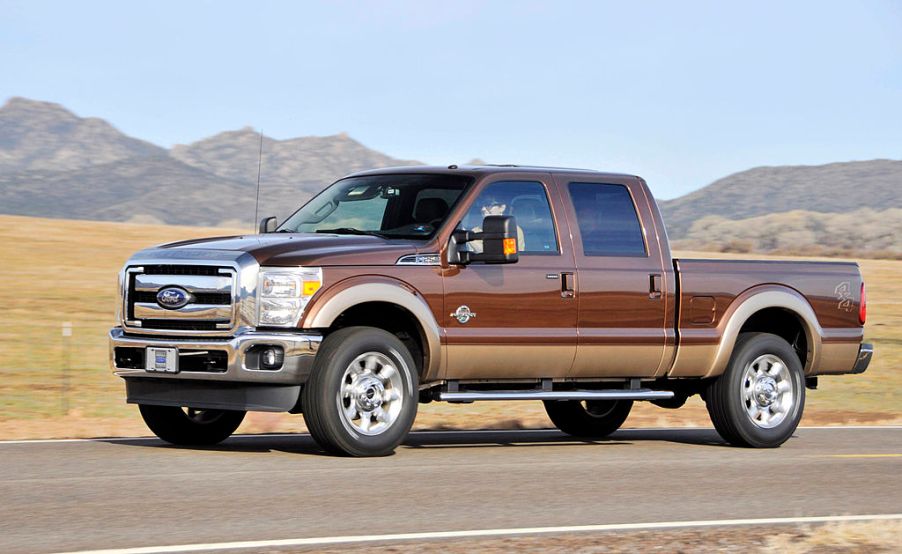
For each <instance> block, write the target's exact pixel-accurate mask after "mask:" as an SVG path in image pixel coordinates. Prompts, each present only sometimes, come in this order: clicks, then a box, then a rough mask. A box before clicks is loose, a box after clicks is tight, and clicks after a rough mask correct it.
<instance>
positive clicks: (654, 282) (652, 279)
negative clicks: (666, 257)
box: [648, 273, 663, 300]
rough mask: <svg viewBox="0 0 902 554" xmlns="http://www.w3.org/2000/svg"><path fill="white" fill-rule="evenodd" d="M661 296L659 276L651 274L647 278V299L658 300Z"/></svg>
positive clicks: (658, 274)
mask: <svg viewBox="0 0 902 554" xmlns="http://www.w3.org/2000/svg"><path fill="white" fill-rule="evenodd" d="M662 295H663V292H662V291H661V274H660V273H652V274H651V275H649V276H648V297H649V298H650V299H652V300H658V299H660V298H661V296H662Z"/></svg>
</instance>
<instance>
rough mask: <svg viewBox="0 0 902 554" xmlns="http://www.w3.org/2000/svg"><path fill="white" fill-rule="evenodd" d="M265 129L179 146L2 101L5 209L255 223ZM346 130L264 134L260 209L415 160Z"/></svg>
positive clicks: (284, 211) (19, 101) (286, 206)
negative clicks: (381, 148)
mask: <svg viewBox="0 0 902 554" xmlns="http://www.w3.org/2000/svg"><path fill="white" fill-rule="evenodd" d="M259 140H260V135H259V134H257V133H256V132H254V131H253V130H251V129H241V130H238V131H229V132H224V133H219V134H217V135H215V136H212V137H209V138H206V139H203V140H200V141H197V142H194V143H191V144H186V145H177V146H175V147H173V148H172V149H171V150H167V149H165V148H160V147H159V146H156V145H153V144H151V143H149V142H145V141H142V140H138V139H136V138H132V137H129V136H127V135H125V134H123V133H122V132H120V131H118V130H117V129H116V128H114V127H113V126H112V125H110V124H109V123H107V122H105V121H103V120H101V119H97V118H82V117H78V116H76V115H75V114H73V113H72V112H70V111H68V110H66V109H65V108H63V107H62V106H60V105H59V104H53V103H50V102H40V101H35V100H29V99H26V98H12V99H10V100H8V101H7V102H6V104H4V105H3V106H2V107H0V213H8V214H18V215H33V216H45V217H57V218H73V219H100V220H112V221H128V220H139V221H158V222H163V223H170V224H183V225H223V224H224V225H231V226H247V227H249V228H250V227H251V226H252V224H253V223H252V219H253V218H254V199H255V197H256V183H257V164H258V154H259V145H260V144H259ZM416 163H419V162H412V161H406V160H398V159H395V158H392V157H390V156H387V155H385V154H382V153H380V152H377V151H375V150H371V149H369V148H367V147H366V146H364V145H362V144H360V143H359V142H357V141H355V140H354V139H352V138H350V137H349V136H347V135H345V134H339V135H334V136H327V137H300V138H294V139H289V140H276V139H273V138H270V137H264V139H263V164H262V173H261V177H262V178H261V195H260V210H259V211H260V215H261V216H263V215H275V216H277V217H279V218H280V219H281V218H284V217H287V216H288V215H289V214H290V213H291V212H293V211H294V210H295V209H296V208H298V207H299V206H300V205H301V204H303V203H304V202H305V201H306V200H307V199H309V198H310V197H311V196H312V195H313V194H316V193H317V192H319V191H320V190H322V189H323V188H324V187H325V186H326V185H328V184H329V183H331V182H332V181H334V180H335V179H337V178H339V177H342V176H343V175H346V174H348V173H352V172H354V171H359V170H362V169H369V168H373V167H386V166H393V165H411V164H416Z"/></svg>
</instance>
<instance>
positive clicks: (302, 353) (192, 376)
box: [110, 327, 322, 385]
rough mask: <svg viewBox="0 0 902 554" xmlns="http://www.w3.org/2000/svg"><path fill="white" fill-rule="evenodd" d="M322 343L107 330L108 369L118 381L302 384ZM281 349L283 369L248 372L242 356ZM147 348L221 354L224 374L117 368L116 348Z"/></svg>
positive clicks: (309, 337) (308, 336)
mask: <svg viewBox="0 0 902 554" xmlns="http://www.w3.org/2000/svg"><path fill="white" fill-rule="evenodd" d="M321 341H322V335H318V334H315V333H304V334H299V333H279V332H257V331H251V332H246V333H242V334H239V335H236V336H234V337H223V338H212V337H211V338H203V339H199V338H183V337H159V336H144V335H134V334H126V332H125V331H124V330H123V329H122V327H114V328H113V329H111V330H110V366H111V367H112V369H113V372H114V373H115V374H116V375H118V376H119V377H124V378H126V379H128V378H133V377H142V378H149V379H161V380H162V379H176V380H179V379H181V380H192V381H219V382H226V381H227V382H235V383H257V384H272V385H299V384H303V383H304V382H305V381H306V380H307V377H308V376H309V375H310V370H311V368H312V367H313V360H314V358H315V357H316V352H317V350H318V349H319V344H320V342H321ZM257 345H260V346H263V345H265V346H280V347H282V349H283V350H284V352H285V359H284V362H283V364H282V368H281V369H278V370H262V369H248V368H247V366H246V365H245V354H246V353H247V350H248V349H249V348H251V347H253V346H257ZM148 346H155V347H166V348H177V349H180V350H182V349H183V350H207V349H209V350H220V351H224V352H226V354H227V358H228V363H227V368H226V370H225V371H220V372H211V371H180V372H179V373H158V372H150V371H145V370H144V369H131V368H121V367H116V356H115V351H116V348H117V347H130V348H147V347H148Z"/></svg>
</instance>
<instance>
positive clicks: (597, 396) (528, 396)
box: [439, 389, 673, 402]
mask: <svg viewBox="0 0 902 554" xmlns="http://www.w3.org/2000/svg"><path fill="white" fill-rule="evenodd" d="M667 398H673V391H669V390H651V389H610V390H565V391H541V390H535V391H533V390H526V391H467V392H444V391H443V392H440V393H439V400H446V401H448V402H475V401H478V400H665V399H667Z"/></svg>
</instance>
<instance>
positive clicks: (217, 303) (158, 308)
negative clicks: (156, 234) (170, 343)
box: [124, 264, 236, 332]
mask: <svg viewBox="0 0 902 554" xmlns="http://www.w3.org/2000/svg"><path fill="white" fill-rule="evenodd" d="M125 275H126V279H127V281H126V287H125V294H126V296H125V301H124V308H125V314H124V315H125V321H124V323H125V326H126V327H127V328H132V329H135V330H138V329H160V330H163V329H168V330H174V331H212V332H215V331H217V330H219V331H221V332H222V331H228V330H230V329H232V327H233V325H234V323H235V317H236V310H235V291H236V284H235V277H236V271H235V269H234V268H231V267H221V266H214V265H174V264H169V265H147V266H141V267H129V268H127V269H126V272H125ZM168 287H178V288H180V289H182V290H184V291H185V292H187V293H188V294H189V295H190V300H189V302H188V304H186V305H185V306H182V307H180V308H177V309H173V308H168V307H164V306H162V305H160V304H159V303H158V302H157V293H158V292H159V291H160V290H162V289H165V288H168Z"/></svg>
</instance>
